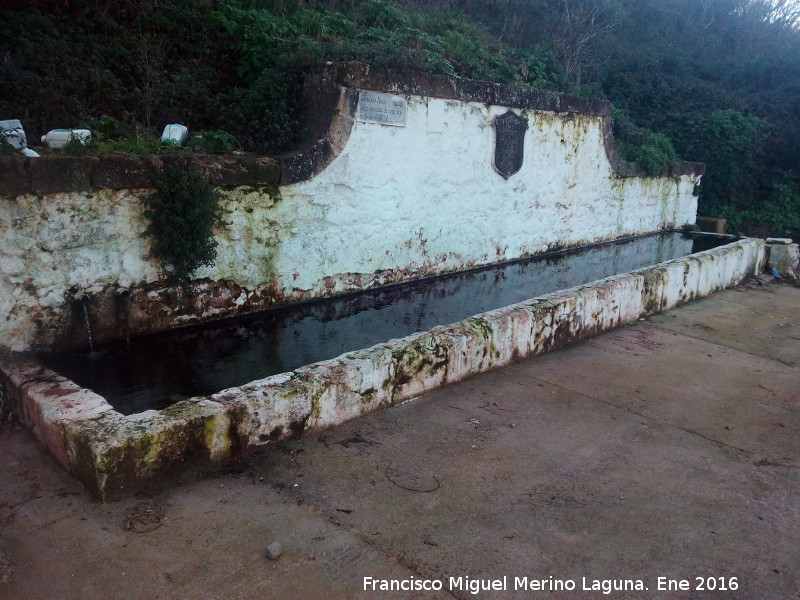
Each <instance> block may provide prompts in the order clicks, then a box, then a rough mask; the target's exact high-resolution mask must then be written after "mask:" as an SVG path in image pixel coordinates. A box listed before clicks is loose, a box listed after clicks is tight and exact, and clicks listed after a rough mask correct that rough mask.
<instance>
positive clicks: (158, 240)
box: [144, 162, 221, 282]
mask: <svg viewBox="0 0 800 600" xmlns="http://www.w3.org/2000/svg"><path fill="white" fill-rule="evenodd" d="M144 215H145V217H146V218H147V220H148V221H149V223H148V226H147V229H146V230H145V234H146V235H148V236H150V237H151V238H152V250H151V256H152V257H154V258H156V259H158V260H160V261H161V262H162V263H164V264H165V265H169V266H171V267H172V269H173V275H174V276H175V278H177V279H178V280H180V281H183V282H185V281H187V280H188V279H189V278H190V277H191V275H192V273H194V271H195V270H196V269H197V268H198V267H201V266H204V265H210V264H211V263H212V262H213V261H214V259H215V258H216V256H217V242H216V240H215V239H214V227H215V226H217V225H219V224H220V222H221V207H220V204H219V193H218V192H217V191H216V190H215V189H214V188H213V187H212V186H211V184H210V183H209V182H208V178H207V177H206V175H205V174H204V173H202V172H200V171H198V170H197V169H194V168H192V167H191V166H190V165H189V164H188V163H186V162H178V163H175V164H173V165H169V166H167V167H165V168H164V170H163V171H162V172H161V173H160V174H159V175H158V177H157V178H156V193H154V194H151V195H150V196H147V197H146V198H145V210H144Z"/></svg>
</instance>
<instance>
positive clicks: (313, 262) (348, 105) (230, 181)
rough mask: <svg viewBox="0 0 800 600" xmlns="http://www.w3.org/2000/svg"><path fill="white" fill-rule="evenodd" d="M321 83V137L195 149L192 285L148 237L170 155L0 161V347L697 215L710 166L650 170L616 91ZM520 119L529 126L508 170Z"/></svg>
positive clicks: (304, 294)
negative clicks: (513, 122) (237, 152)
mask: <svg viewBox="0 0 800 600" xmlns="http://www.w3.org/2000/svg"><path fill="white" fill-rule="evenodd" d="M309 82H310V83H309V86H310V89H309V93H310V94H312V96H313V97H314V98H316V99H317V101H316V102H312V106H313V107H314V109H315V110H314V112H313V113H312V114H311V115H310V118H309V126H310V129H311V131H312V132H313V133H314V134H315V135H314V136H313V139H311V140H309V142H308V143H307V144H306V145H304V146H303V147H301V148H300V150H298V151H297V152H295V153H293V154H290V155H287V156H284V157H277V158H276V159H271V158H263V157H250V156H230V157H202V156H201V157H194V158H193V159H192V160H193V161H194V162H195V164H196V165H197V166H198V167H200V168H202V169H204V170H206V171H207V172H208V173H209V177H210V179H211V181H212V182H213V183H215V184H217V185H219V186H221V188H222V190H223V204H224V209H225V213H224V215H225V216H224V221H225V222H224V225H223V226H222V227H220V228H219V230H218V232H217V234H216V235H217V240H218V242H219V252H218V256H217V260H216V263H215V264H214V265H212V266H210V267H207V268H203V269H201V270H199V271H198V272H197V273H196V276H197V280H196V281H194V282H193V283H192V285H191V292H190V293H188V294H187V293H186V290H184V289H181V288H174V287H170V286H168V285H167V284H166V283H165V280H164V277H163V272H162V269H161V265H159V264H157V263H156V262H155V261H153V260H151V259H149V258H148V250H149V248H148V242H147V240H146V239H145V238H144V237H143V231H144V229H145V226H146V224H145V221H144V219H143V216H142V203H141V198H142V196H143V195H144V194H147V193H150V192H151V189H150V186H152V185H153V176H154V174H155V173H156V172H157V171H158V169H159V168H161V166H163V164H164V163H165V162H169V161H171V160H175V157H171V156H153V157H120V156H99V157H61V156H54V157H44V158H40V159H26V160H22V159H16V158H4V159H3V160H2V161H0V194H2V195H1V196H0V235H2V236H3V238H4V240H5V242H4V244H3V245H2V248H0V314H4V315H6V318H5V319H4V320H0V348H2V349H8V350H15V351H23V350H30V349H47V348H53V347H61V348H65V347H81V346H86V345H87V343H88V339H87V326H86V317H87V315H88V320H89V325H90V327H91V330H92V333H93V335H94V338H95V340H99V341H103V340H110V339H115V338H123V337H125V336H131V335H139V334H143V333H147V332H150V331H156V330H159V329H164V328H168V327H174V326H179V325H184V324H188V323H192V322H196V321H202V320H208V319H215V318H221V317H224V316H227V315H230V314H234V313H236V312H239V311H248V310H257V309H262V308H269V307H275V306H280V305H284V304H287V303H293V302H299V301H305V300H310V299H314V298H319V297H325V296H332V295H337V294H342V293H348V292H352V291H357V290H360V289H365V288H370V287H377V286H382V285H388V284H393V283H398V282H402V281H408V280H412V279H416V278H420V277H426V276H430V275H436V274H439V273H444V272H450V271H455V270H461V269H467V268H471V267H475V266H479V265H484V264H489V263H496V262H502V261H508V260H514V259H518V258H522V257H527V256H533V255H536V254H539V253H542V252H545V251H548V250H552V249H555V248H565V247H571V246H578V245H583V244H588V243H593V242H599V241H606V240H611V239H616V238H620V237H626V236H630V235H636V234H641V233H647V232H651V231H655V230H659V229H668V228H673V227H680V226H682V225H684V224H691V223H694V219H695V213H696V197H695V195H694V190H695V186H696V185H697V183H698V182H699V180H700V177H701V175H702V173H703V166H702V165H697V164H687V163H677V164H673V165H671V166H670V168H669V171H668V172H665V173H664V174H663V176H660V177H643V176H641V174H639V173H638V172H637V171H636V169H635V168H634V167H633V166H631V165H629V164H627V163H624V162H622V161H620V160H618V159H617V158H616V156H615V155H614V153H613V145H612V143H611V137H610V123H609V113H610V106H609V105H608V103H606V102H604V101H597V100H587V99H581V98H574V97H569V96H560V95H557V94H553V93H545V92H538V91H533V90H525V89H521V88H514V87H508V86H498V85H494V84H486V83H481V82H460V81H455V80H451V79H448V78H443V77H439V78H436V77H433V78H431V77H429V76H426V75H422V74H418V73H417V74H408V73H402V74H400V73H391V72H386V71H377V72H376V71H371V70H370V69H369V68H367V67H365V66H363V65H348V66H345V67H340V66H337V67H330V68H328V69H326V70H323V71H322V72H320V73H317V74H315V75H314V76H313V77H311V78H310V80H309ZM361 90H382V91H384V92H387V93H389V94H391V96H392V97H393V98H394V99H395V100H396V101H398V102H401V103H402V104H403V106H404V108H405V118H404V120H403V123H402V124H399V123H398V124H394V125H384V124H379V123H374V122H368V121H366V120H364V119H363V118H359V117H360V116H362V117H363V116H364V115H360V113H359V98H360V92H361ZM362 104H363V103H362ZM508 111H512V112H513V113H514V114H516V115H518V116H519V117H521V118H522V119H523V120H524V122H525V125H526V129H525V131H524V138H523V141H524V150H523V153H522V155H521V157H520V158H521V159H522V161H521V167H520V168H519V171H518V172H516V173H514V174H512V175H510V176H508V178H506V177H505V176H503V174H501V173H499V172H498V171H497V170H496V169H495V168H494V153H495V146H496V139H495V135H496V133H495V128H494V127H493V121H494V119H495V118H497V117H499V116H500V115H503V114H505V113H507V112H508ZM500 143H503V142H502V140H501V142H500Z"/></svg>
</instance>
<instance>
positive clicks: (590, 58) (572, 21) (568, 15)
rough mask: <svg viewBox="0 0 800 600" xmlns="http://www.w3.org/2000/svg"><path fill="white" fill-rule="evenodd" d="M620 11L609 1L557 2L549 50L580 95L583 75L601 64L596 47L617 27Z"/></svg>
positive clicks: (601, 60)
mask: <svg viewBox="0 0 800 600" xmlns="http://www.w3.org/2000/svg"><path fill="white" fill-rule="evenodd" d="M620 21H621V9H620V7H619V5H618V4H616V3H615V2H612V1H610V0H561V22H560V25H559V26H558V28H557V29H556V31H554V32H553V38H552V39H553V49H554V51H555V53H556V57H557V58H558V61H559V62H560V63H561V68H562V69H563V72H564V78H565V79H566V81H567V83H568V84H571V85H573V86H575V88H576V89H577V90H578V91H579V92H580V89H581V84H582V83H583V75H584V71H585V70H586V69H587V68H589V67H596V66H599V65H600V64H602V62H603V60H604V58H603V57H602V56H601V55H600V53H599V52H598V48H597V43H598V42H600V41H602V40H603V39H604V38H606V37H607V36H608V35H609V34H610V33H611V32H612V31H614V30H615V29H617V27H619V25H620Z"/></svg>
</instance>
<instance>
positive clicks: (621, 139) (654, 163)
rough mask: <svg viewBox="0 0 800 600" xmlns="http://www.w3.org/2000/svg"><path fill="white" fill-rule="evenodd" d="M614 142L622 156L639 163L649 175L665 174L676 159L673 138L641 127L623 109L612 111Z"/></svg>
mask: <svg viewBox="0 0 800 600" xmlns="http://www.w3.org/2000/svg"><path fill="white" fill-rule="evenodd" d="M612 119H613V123H614V142H615V146H616V149H617V151H618V152H619V154H620V156H621V157H622V158H624V159H625V160H627V161H630V162H633V163H636V164H637V165H639V166H640V167H641V168H642V169H643V170H644V172H645V173H646V174H647V175H663V174H664V173H665V172H666V170H667V168H668V166H669V162H670V161H673V160H676V159H677V155H676V153H675V148H674V147H673V146H672V140H670V138H669V137H668V136H667V135H666V134H664V133H661V132H653V131H650V130H649V129H646V128H644V127H639V126H638V125H636V124H635V123H634V122H633V121H631V120H630V119H629V118H628V116H627V115H626V114H625V113H624V112H623V111H621V110H619V109H617V108H615V109H614V110H613V111H612Z"/></svg>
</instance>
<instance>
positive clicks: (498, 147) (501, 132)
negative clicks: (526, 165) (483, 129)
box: [492, 110, 528, 179]
mask: <svg viewBox="0 0 800 600" xmlns="http://www.w3.org/2000/svg"><path fill="white" fill-rule="evenodd" d="M492 127H494V168H495V170H496V171H497V172H498V173H500V175H502V176H503V177H504V178H505V179H508V178H509V177H511V176H512V175H513V174H514V173H516V172H517V171H519V170H520V169H521V168H522V157H523V150H524V147H525V130H526V129H528V121H526V120H525V119H523V118H522V117H520V116H519V115H517V114H515V113H513V112H512V111H510V110H509V111H508V112H506V113H504V114H502V115H500V116H499V117H495V118H494V120H493V121H492Z"/></svg>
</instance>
